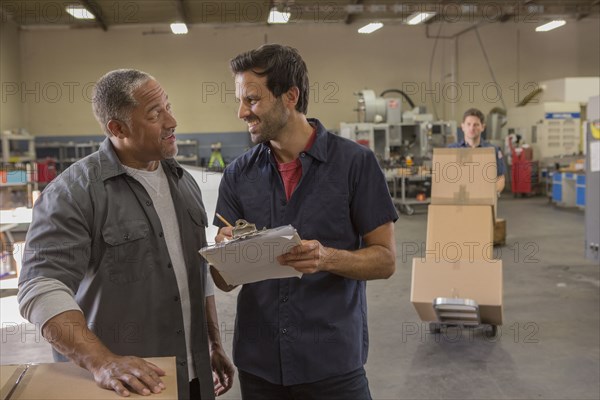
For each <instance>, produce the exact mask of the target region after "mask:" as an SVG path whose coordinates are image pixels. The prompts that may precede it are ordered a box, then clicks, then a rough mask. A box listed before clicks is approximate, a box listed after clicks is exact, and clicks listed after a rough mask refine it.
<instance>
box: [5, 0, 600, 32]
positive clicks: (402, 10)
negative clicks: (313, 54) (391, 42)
mask: <svg viewBox="0 0 600 400" xmlns="http://www.w3.org/2000/svg"><path fill="white" fill-rule="evenodd" d="M0 4H1V8H0V11H1V13H2V15H1V17H2V19H3V20H7V19H11V20H13V21H15V22H16V23H17V24H18V25H20V26H21V27H22V28H23V29H35V28H37V27H44V26H55V27H65V28H74V29H77V28H99V29H104V30H108V29H111V28H113V27H117V26H128V25H129V26H131V25H136V24H137V25H140V24H143V25H162V24H165V26H167V25H168V24H170V23H172V22H184V23H186V24H187V25H188V26H190V27H193V26H194V25H213V26H214V25H232V24H233V25H235V24H237V25H249V24H267V18H268V16H269V11H270V10H271V9H272V8H273V7H276V8H277V10H278V11H282V12H289V13H290V15H289V17H288V18H289V22H290V23H304V24H311V23H346V24H350V23H355V22H356V23H362V22H364V23H367V22H374V21H379V22H384V23H385V22H387V23H390V22H393V23H397V24H403V23H406V20H407V18H408V17H409V16H410V15H412V14H414V13H416V12H435V13H436V15H435V16H434V17H433V18H431V19H430V20H429V21H427V23H428V24H436V23H440V22H468V23H469V22H471V23H473V22H481V21H485V22H509V21H517V22H527V21H530V22H537V21H547V20H551V19H557V18H560V19H567V20H572V21H577V20H581V19H584V18H598V17H599V14H600V12H599V4H600V0H563V1H559V0H536V1H527V0H510V1H498V0H495V1H490V0H471V1H466V2H465V1H460V2H459V1H449V0H440V1H416V0H413V1H390V0H363V1H361V0H287V1H285V0H276V1H270V0H255V1H254V0H248V1H244V0H225V1H198V0H79V1H75V0H73V1H69V0H15V1H9V0H1V3H0ZM69 5H81V6H84V7H85V8H86V9H87V10H88V11H90V12H91V13H92V14H94V16H95V19H93V20H80V19H75V18H74V17H72V16H71V15H70V14H68V13H67V12H66V10H65V8H66V7H67V6H69Z"/></svg>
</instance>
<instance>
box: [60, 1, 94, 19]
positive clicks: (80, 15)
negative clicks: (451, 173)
mask: <svg viewBox="0 0 600 400" xmlns="http://www.w3.org/2000/svg"><path fill="white" fill-rule="evenodd" d="M65 10H67V12H68V13H69V14H71V15H72V16H74V17H75V18H77V19H96V17H94V14H92V13H91V12H89V11H88V10H87V9H85V8H84V7H81V6H78V5H75V4H71V5H68V6H67V7H66V8H65Z"/></svg>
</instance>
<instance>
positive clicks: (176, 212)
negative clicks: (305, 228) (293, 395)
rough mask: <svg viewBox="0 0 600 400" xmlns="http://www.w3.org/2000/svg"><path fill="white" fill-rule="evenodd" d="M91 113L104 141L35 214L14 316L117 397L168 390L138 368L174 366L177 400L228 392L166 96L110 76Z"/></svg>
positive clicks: (199, 218) (192, 194)
mask: <svg viewBox="0 0 600 400" xmlns="http://www.w3.org/2000/svg"><path fill="white" fill-rule="evenodd" d="M92 103H93V104H92V105H93V110H94V114H95V116H96V119H97V120H98V122H99V123H100V125H101V126H102V129H103V130H104V132H105V134H106V136H107V138H106V139H105V140H104V142H103V143H102V145H101V147H100V149H99V150H98V151H97V152H95V153H93V154H91V155H90V156H88V157H86V158H84V159H82V160H79V161H78V162H76V163H75V164H73V165H72V166H71V167H69V168H68V169H67V170H65V171H64V172H63V173H62V174H61V175H60V176H59V177H57V178H56V179H55V180H54V181H53V182H52V183H51V184H50V185H49V186H48V187H47V188H46V189H45V190H44V191H43V193H42V195H41V196H40V198H39V199H38V201H37V202H36V205H35V207H34V210H33V222H32V224H31V227H30V229H29V232H28V234H27V239H26V247H25V252H24V257H23V268H22V274H21V276H20V279H19V296H18V298H19V304H20V309H21V313H22V314H23V316H24V317H25V318H27V319H28V320H30V321H31V322H32V323H35V324H37V325H39V326H40V327H41V330H42V334H43V336H44V337H45V338H46V339H47V340H48V341H49V342H50V343H51V344H52V346H53V351H54V354H55V358H56V359H57V360H61V359H62V360H65V357H66V359H70V360H72V361H73V362H74V363H76V364H78V365H79V366H81V367H83V368H85V369H87V370H89V371H90V372H91V373H92V374H93V375H94V378H95V380H96V382H97V384H98V385H99V386H101V387H103V388H106V389H110V390H114V391H115V392H117V393H118V394H119V395H121V396H129V395H130V393H131V392H135V393H139V394H142V395H150V394H151V393H159V392H161V391H162V390H163V389H164V388H165V385H164V383H163V382H162V380H161V378H160V377H161V376H163V375H164V373H165V372H164V371H163V370H161V369H160V368H158V367H157V366H156V365H154V364H152V363H150V362H147V361H145V360H143V359H142V358H138V357H161V356H176V361H177V382H178V388H179V395H180V398H194V399H197V398H202V399H210V398H214V396H215V394H216V395H220V394H222V393H224V392H226V391H227V390H228V389H229V388H230V387H231V385H232V384H233V375H234V367H233V365H232V364H231V362H230V360H229V359H228V357H227V355H226V354H225V352H224V350H223V348H222V346H221V342H220V337H219V331H218V323H217V319H216V309H215V302H214V295H212V293H211V291H212V290H213V289H212V286H211V284H209V285H207V282H209V281H208V280H207V273H206V264H205V263H204V262H203V260H202V259H201V257H200V256H199V254H198V252H197V250H198V249H200V248H201V247H203V246H205V245H206V235H205V227H206V225H207V217H206V212H205V210H204V206H203V202H202V195H201V192H200V188H199V187H198V185H197V183H196V181H195V180H194V179H193V178H192V176H191V175H190V174H189V173H188V172H187V171H185V170H184V169H183V168H181V166H180V165H179V164H178V163H177V162H176V161H175V160H174V159H173V157H175V155H176V154H177V143H176V141H175V127H176V126H177V122H176V120H175V118H174V117H173V112H172V110H171V104H170V102H169V100H168V96H167V94H166V93H165V91H164V90H163V89H162V87H161V86H160V84H159V83H158V82H157V81H156V79H154V78H153V77H152V76H150V75H148V74H146V73H144V72H141V71H137V70H131V69H129V70H116V71H111V72H109V73H108V74H106V75H104V76H103V77H101V78H100V80H99V81H98V82H97V85H96V86H95V89H94V95H93V101H92ZM213 373H214V381H213Z"/></svg>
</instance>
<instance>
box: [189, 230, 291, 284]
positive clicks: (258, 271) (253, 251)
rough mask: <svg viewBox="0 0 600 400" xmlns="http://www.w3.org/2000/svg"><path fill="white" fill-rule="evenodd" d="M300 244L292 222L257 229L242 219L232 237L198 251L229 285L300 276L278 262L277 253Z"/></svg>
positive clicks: (285, 251)
mask: <svg viewBox="0 0 600 400" xmlns="http://www.w3.org/2000/svg"><path fill="white" fill-rule="evenodd" d="M299 244H301V240H300V236H299V235H298V232H296V229H295V228H294V227H293V226H292V225H284V226H280V227H277V228H272V229H263V230H261V231H258V230H257V229H256V226H255V225H254V224H250V223H248V222H247V221H245V220H243V219H241V220H237V221H236V223H235V226H234V228H233V239H232V240H229V241H225V242H221V243H217V244H215V245H213V246H207V247H204V248H202V249H200V250H199V251H198V252H199V253H200V255H202V257H204V258H205V259H206V261H208V263H209V264H211V265H212V266H213V267H215V268H216V269H217V270H218V271H219V273H220V274H221V276H222V277H223V279H224V280H225V282H226V283H227V284H228V285H242V284H245V283H253V282H260V281H264V280H267V279H281V278H292V277H296V278H301V277H302V273H301V272H298V271H297V270H295V269H294V268H292V267H288V266H285V265H280V264H279V262H278V261H277V257H278V256H280V255H282V254H285V253H287V252H289V251H290V250H291V249H292V248H293V247H295V246H297V245H299Z"/></svg>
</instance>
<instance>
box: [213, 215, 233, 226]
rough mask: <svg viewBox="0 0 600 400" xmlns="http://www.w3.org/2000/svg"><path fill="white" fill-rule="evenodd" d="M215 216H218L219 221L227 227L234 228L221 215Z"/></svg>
mask: <svg viewBox="0 0 600 400" xmlns="http://www.w3.org/2000/svg"><path fill="white" fill-rule="evenodd" d="M215 215H216V216H217V218H219V220H221V222H222V223H224V224H225V225H227V226H233V225H231V224H230V223H229V222H228V221H227V220H226V219H225V218H223V216H222V215H221V214H219V213H215Z"/></svg>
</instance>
